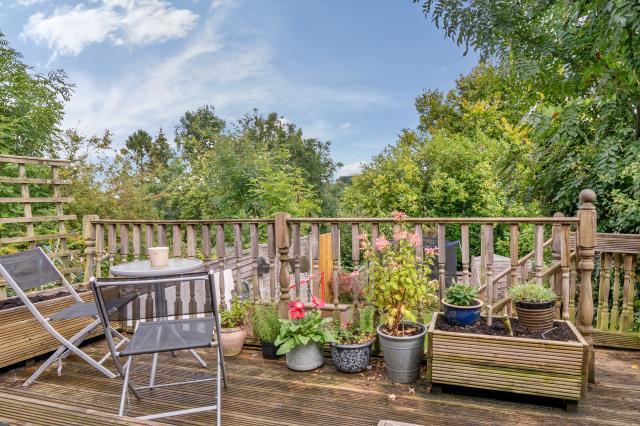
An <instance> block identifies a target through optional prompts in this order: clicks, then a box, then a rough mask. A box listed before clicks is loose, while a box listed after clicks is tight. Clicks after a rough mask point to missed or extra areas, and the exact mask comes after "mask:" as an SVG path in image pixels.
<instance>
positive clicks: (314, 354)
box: [286, 342, 324, 371]
mask: <svg viewBox="0 0 640 426" xmlns="http://www.w3.org/2000/svg"><path fill="white" fill-rule="evenodd" d="M286 358H287V367H289V368H290V369H291V370H295V371H310V370H315V369H316V368H318V367H321V366H322V364H324V354H323V352H322V345H320V344H319V343H315V342H309V343H307V344H306V345H298V346H296V347H295V348H293V349H291V350H290V351H289V352H287V355H286Z"/></svg>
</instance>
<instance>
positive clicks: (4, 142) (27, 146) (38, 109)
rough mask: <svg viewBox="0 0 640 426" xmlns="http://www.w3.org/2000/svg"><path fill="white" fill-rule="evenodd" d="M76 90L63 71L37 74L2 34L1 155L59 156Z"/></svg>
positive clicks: (0, 45)
mask: <svg viewBox="0 0 640 426" xmlns="http://www.w3.org/2000/svg"><path fill="white" fill-rule="evenodd" d="M72 90H73V85H72V84H71V83H69V81H68V79H67V76H66V74H65V73H64V72H63V71H62V70H56V71H52V72H50V73H48V74H46V75H45V74H40V73H34V72H33V70H32V68H31V67H29V66H28V65H26V64H24V63H23V62H22V55H21V54H20V53H18V52H17V51H16V50H14V49H12V48H11V47H10V45H9V42H8V41H7V40H6V38H5V36H4V34H3V33H1V32H0V152H2V153H5V154H17V155H31V156H55V155H56V151H57V149H56V148H57V147H58V143H59V138H60V136H61V129H60V123H61V121H62V119H63V117H64V102H66V101H68V100H69V99H70V97H71V94H72Z"/></svg>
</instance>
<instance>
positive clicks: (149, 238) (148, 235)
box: [143, 224, 153, 257]
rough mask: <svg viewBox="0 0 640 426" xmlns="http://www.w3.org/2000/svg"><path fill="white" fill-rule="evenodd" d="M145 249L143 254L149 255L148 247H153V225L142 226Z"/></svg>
mask: <svg viewBox="0 0 640 426" xmlns="http://www.w3.org/2000/svg"><path fill="white" fill-rule="evenodd" d="M144 239H145V250H144V253H143V255H144V256H145V257H146V256H149V247H153V225H151V224H146V225H145V226H144Z"/></svg>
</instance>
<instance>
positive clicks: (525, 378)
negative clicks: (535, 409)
mask: <svg viewBox="0 0 640 426" xmlns="http://www.w3.org/2000/svg"><path fill="white" fill-rule="evenodd" d="M438 315H442V314H441V313H439V314H437V315H434V316H433V319H432V321H431V323H430V325H429V329H428V331H427V339H428V342H429V346H428V354H427V360H428V364H427V380H428V382H429V383H431V384H432V385H433V386H436V387H437V386H438V385H456V386H466V387H471V388H478V389H489V390H494V391H505V392H513V393H518V394H526V395H536V396H545V397H551V398H559V399H563V400H565V401H567V408H568V409H570V408H575V403H576V402H577V401H578V400H580V399H581V398H583V397H584V396H585V393H586V388H587V368H588V363H587V359H588V352H587V350H588V344H587V342H586V341H585V340H584V338H583V337H582V336H581V335H580V333H579V332H578V330H576V328H575V327H574V326H573V324H572V323H570V322H567V325H568V326H569V327H570V328H571V330H572V331H573V333H574V334H575V335H576V337H577V338H578V341H576V342H554V341H548V340H539V339H525V338H519V337H504V336H487V335H478V334H468V333H454V332H449V331H442V330H437V329H436V320H437V316H438Z"/></svg>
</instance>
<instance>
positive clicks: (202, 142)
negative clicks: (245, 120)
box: [176, 105, 226, 161]
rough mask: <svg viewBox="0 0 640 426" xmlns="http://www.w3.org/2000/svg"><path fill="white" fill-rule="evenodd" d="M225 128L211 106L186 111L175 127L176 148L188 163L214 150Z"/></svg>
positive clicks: (223, 122)
mask: <svg viewBox="0 0 640 426" xmlns="http://www.w3.org/2000/svg"><path fill="white" fill-rule="evenodd" d="M225 126H226V123H225V121H224V120H223V119H221V118H220V117H218V116H217V115H216V109H215V107H213V106H212V105H204V106H201V107H200V108H198V109H197V110H196V111H187V112H185V113H184V115H183V116H182V117H180V122H179V123H178V125H177V126H176V146H177V147H178V150H180V151H181V152H182V154H183V156H184V157H185V158H186V159H187V160H188V161H192V160H194V159H196V158H198V157H199V156H200V155H203V154H204V153H205V152H206V151H208V150H211V149H214V148H215V146H216V143H217V142H218V141H219V140H220V138H221V137H222V135H223V133H224V130H225Z"/></svg>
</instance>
